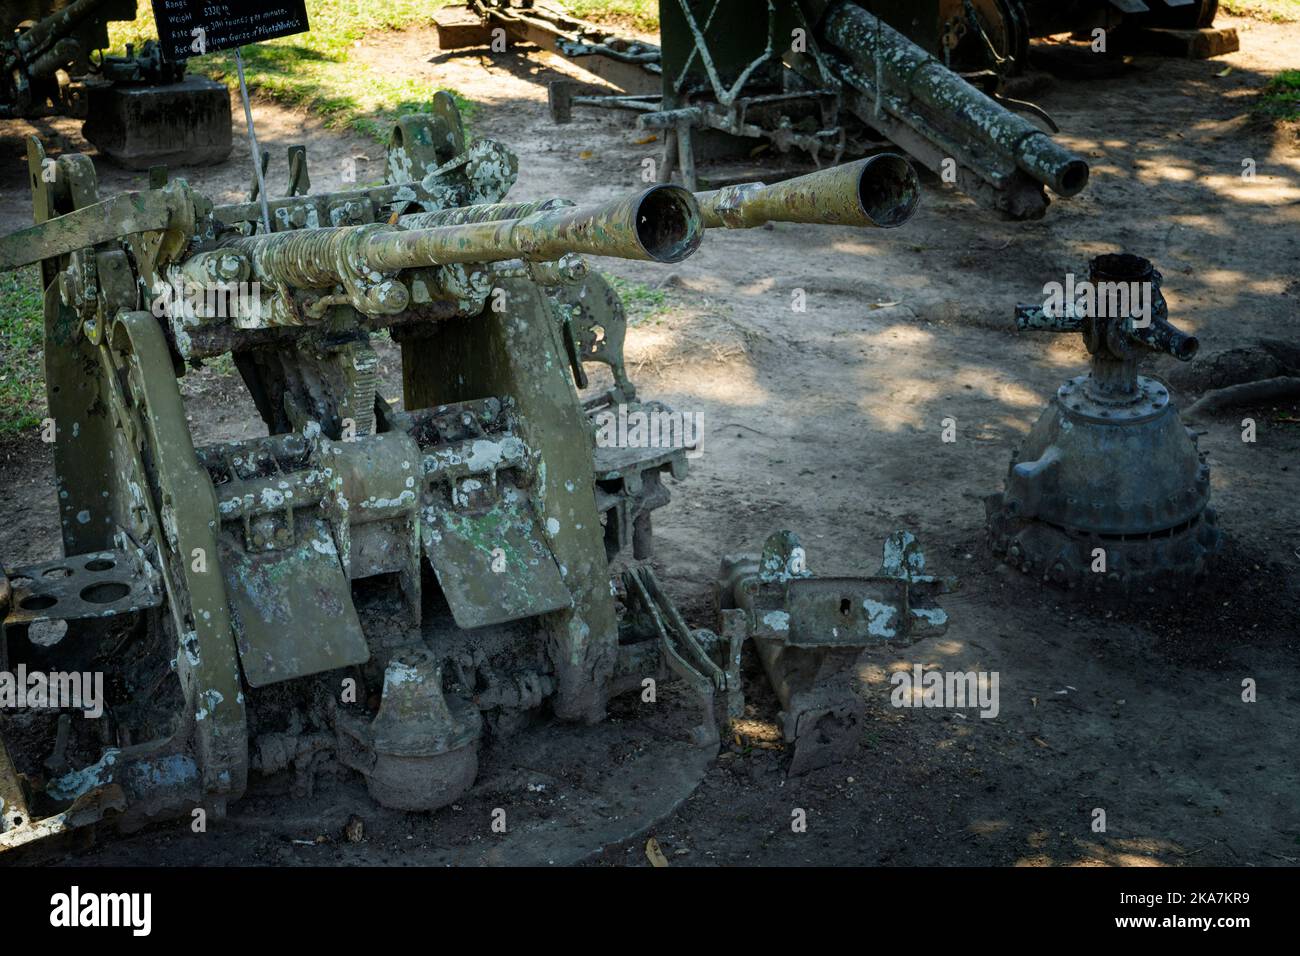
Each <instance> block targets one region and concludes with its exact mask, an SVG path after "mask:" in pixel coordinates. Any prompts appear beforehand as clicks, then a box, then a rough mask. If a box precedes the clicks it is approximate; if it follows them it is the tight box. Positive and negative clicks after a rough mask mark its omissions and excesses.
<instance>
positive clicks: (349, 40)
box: [109, 0, 659, 141]
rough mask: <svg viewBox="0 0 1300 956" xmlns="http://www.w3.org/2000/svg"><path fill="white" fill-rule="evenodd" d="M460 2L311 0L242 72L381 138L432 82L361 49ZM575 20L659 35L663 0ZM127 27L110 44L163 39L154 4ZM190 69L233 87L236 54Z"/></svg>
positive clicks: (282, 98) (606, 3) (575, 6)
mask: <svg viewBox="0 0 1300 956" xmlns="http://www.w3.org/2000/svg"><path fill="white" fill-rule="evenodd" d="M455 2H457V0H307V19H308V22H309V23H310V24H311V30H310V31H309V32H307V33H302V34H298V35H296V36H290V37H281V38H279V39H277V40H268V41H267V42H265V43H258V44H254V45H252V46H248V47H245V48H244V50H243V56H244V75H245V78H246V79H247V81H248V86H249V89H251V90H256V91H257V93H258V94H259V95H261V96H264V97H267V98H268V99H271V100H274V101H276V102H278V103H283V104H285V105H286V106H294V107H300V108H303V109H306V110H309V111H310V112H312V113H315V114H316V115H317V116H320V117H322V118H323V119H324V121H325V123H326V125H327V126H330V127H332V128H349V129H353V130H356V131H357V132H359V133H361V134H362V135H365V136H370V137H373V138H374V139H377V140H380V141H383V139H384V138H385V137H386V136H387V134H388V130H389V129H390V128H391V127H392V124H393V120H395V119H396V118H397V117H399V116H405V115H407V114H409V113H419V112H422V111H424V110H425V109H427V108H428V98H429V94H430V92H431V90H430V88H429V84H428V82H427V80H425V79H422V78H418V77H417V76H415V75H414V71H412V75H411V76H409V77H404V76H401V75H398V74H395V73H393V72H391V71H388V70H384V69H380V68H377V67H374V66H371V65H369V64H367V63H364V62H361V60H360V59H359V58H358V57H356V56H354V55H353V54H354V51H355V50H356V49H357V47H358V46H359V45H360V44H363V43H367V44H372V43H383V42H384V38H383V34H384V32H385V31H388V30H401V29H404V28H406V27H412V26H424V25H428V24H431V23H432V22H433V13H434V11H435V10H436V9H437V8H438V7H444V6H449V5H451V4H453V3H455ZM567 6H568V8H569V9H570V10H571V11H572V12H573V13H574V14H576V15H578V16H581V17H586V18H589V19H594V20H598V21H601V22H607V23H612V24H627V25H630V26H633V27H636V28H638V29H642V30H647V31H653V30H657V29H658V27H659V7H658V3H657V0H572V2H570V3H568V4H567ZM139 9H140V11H141V15H140V16H139V17H137V18H136V19H135V20H133V21H131V22H129V23H114V24H110V28H109V44H110V47H111V48H112V49H113V50H114V51H115V52H121V51H122V50H123V48H124V47H125V46H126V44H127V43H134V44H137V45H139V44H141V43H143V42H144V41H145V40H148V39H151V38H153V37H155V36H156V35H157V33H156V30H155V28H154V22H153V13H152V10H151V8H150V6H149V5H148V4H141V5H140V7H139ZM190 69H191V70H192V71H194V72H197V73H202V74H204V75H205V76H210V77H212V78H213V79H217V80H221V81H222V82H224V83H227V84H229V85H230V86H234V85H235V84H236V83H237V82H238V80H237V77H238V74H237V72H236V67H235V57H234V54H233V51H218V52H216V53H210V54H208V55H206V56H201V57H196V58H194V59H193V60H191V61H190ZM450 92H451V93H452V94H453V95H454V96H456V102H457V104H458V105H459V106H460V109H461V114H462V116H464V118H465V120H466V121H467V122H469V121H472V119H473V112H474V104H473V103H471V102H469V101H468V100H465V99H464V98H462V97H461V96H459V95H458V94H456V91H455V90H451V91H450Z"/></svg>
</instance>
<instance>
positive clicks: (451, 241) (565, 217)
mask: <svg viewBox="0 0 1300 956" xmlns="http://www.w3.org/2000/svg"><path fill="white" fill-rule="evenodd" d="M300 158H301V157H300ZM29 162H30V164H31V166H32V168H33V170H39V169H42V168H45V167H46V165H47V164H46V157H45V156H44V153H43V151H42V149H41V148H40V145H39V143H38V142H36V140H35V139H33V140H32V141H31V143H30V152H29ZM54 163H55V167H56V170H57V173H58V175H57V176H56V177H54V178H53V181H52V182H47V181H46V178H45V177H41V176H39V175H34V176H33V177H32V182H33V189H34V201H35V207H36V220H37V223H36V225H34V226H32V227H29V228H27V229H25V230H22V231H20V232H19V233H16V234H14V235H11V236H9V237H6V238H4V239H0V268H4V269H11V268H14V267H16V266H20V265H23V264H29V263H34V262H38V261H39V262H40V263H41V269H42V275H43V279H44V282H45V288H46V294H45V335H46V338H45V355H46V374H47V388H48V400H49V415H50V422H52V423H53V424H54V426H55V428H56V443H55V447H54V460H55V468H56V472H57V476H58V489H59V513H60V517H61V523H62V537H63V551H64V554H63V556H62V557H59V558H56V559H53V560H51V561H49V562H45V563H43V564H40V565H36V566H32V567H23V568H18V569H11V570H10V571H9V573H8V574H7V575H5V574H0V583H2V584H3V586H2V587H0V622H2V626H3V631H2V632H0V634H2V637H0V671H3V672H6V673H10V672H13V671H14V670H15V668H27V669H29V670H30V671H42V672H58V673H69V672H81V671H87V672H89V671H93V670H103V671H107V673H108V677H109V680H108V691H107V697H108V699H107V700H106V701H105V702H104V710H103V716H102V717H101V718H100V719H99V720H94V719H91V718H89V717H84V716H79V715H74V714H71V713H69V712H68V711H66V710H65V711H63V712H62V713H60V712H59V711H57V710H50V711H22V712H17V713H6V714H0V726H2V727H3V729H4V731H5V733H4V738H3V739H4V740H5V741H6V742H8V744H9V747H8V748H6V747H5V746H4V745H2V744H0V799H2V800H3V809H4V813H3V817H4V823H3V832H0V847H3V848H8V847H14V846H19V845H23V844H26V843H31V842H33V841H36V840H38V839H40V838H42V837H45V836H51V835H54V834H58V833H62V832H65V831H70V830H73V829H75V828H78V827H83V826H90V825H93V824H95V823H97V822H98V821H100V820H103V819H105V818H111V819H112V820H114V821H116V823H117V824H118V825H119V826H121V827H123V828H127V827H135V826H140V825H143V824H145V823H148V822H149V821H151V820H154V819H156V818H166V817H168V816H175V815H177V814H182V813H185V812H186V811H187V810H188V811H189V812H193V810H194V808H206V809H207V810H210V811H213V812H216V813H222V812H224V808H225V807H226V805H227V804H228V802H230V801H233V800H236V799H238V798H239V797H240V796H241V795H242V794H243V793H244V792H245V790H246V788H247V787H248V786H249V785H250V780H253V779H257V780H261V779H273V778H279V779H283V778H284V777H287V776H293V778H294V785H295V787H296V788H297V792H300V793H301V792H310V789H311V786H312V781H313V780H314V779H315V775H316V773H317V770H319V768H320V767H321V765H322V761H324V762H325V763H326V764H327V765H329V766H331V767H333V768H335V769H339V768H340V767H342V768H351V770H352V771H355V772H356V773H357V774H359V775H360V777H361V778H364V780H365V783H366V787H367V790H368V792H369V794H370V795H371V796H372V797H373V798H374V800H376V801H377V802H378V803H380V804H381V805H383V806H386V807H391V808H398V809H403V810H431V809H435V808H438V807H442V806H445V805H446V804H448V803H450V802H452V801H454V800H455V799H457V797H458V796H460V795H461V794H463V793H465V791H466V789H467V788H469V787H470V786H471V784H472V783H473V781H474V779H475V775H476V770H477V766H478V755H479V751H480V749H481V748H482V747H483V746H485V745H486V742H487V741H489V740H491V741H492V742H493V743H494V744H500V743H501V742H502V741H503V740H508V739H509V738H511V736H512V735H513V734H516V733H518V732H521V728H524V727H525V726H527V725H529V724H530V722H533V723H536V721H534V718H536V717H537V716H539V715H541V714H547V715H550V716H552V717H553V718H555V719H558V720H561V721H571V722H580V723H594V722H598V721H599V720H600V718H601V717H602V716H603V715H604V714H605V711H606V704H607V702H608V701H609V699H610V698H611V697H612V696H614V695H616V694H619V693H622V692H625V691H627V690H628V689H636V688H640V687H642V685H643V683H644V681H645V680H647V679H659V678H670V677H675V678H679V679H681V680H683V681H685V683H686V686H687V688H688V690H689V692H690V695H691V696H688V698H687V699H688V701H693V700H696V699H698V701H699V703H700V705H701V707H702V710H703V715H702V716H701V717H700V719H699V720H698V722H696V721H694V718H693V717H692V718H691V720H690V721H689V722H690V723H691V724H692V727H693V729H692V730H691V732H690V733H689V734H683V736H684V737H689V743H688V744H687V745H689V746H690V747H691V748H692V752H701V748H702V751H703V752H709V748H713V750H712V752H716V747H717V745H718V739H719V736H718V728H717V724H716V717H715V714H714V710H713V700H714V695H715V693H717V692H721V693H723V694H725V695H726V697H727V701H728V705H729V712H730V713H731V714H733V715H734V714H735V713H736V708H737V707H738V706H739V702H740V699H741V698H740V678H739V665H740V646H741V643H742V642H743V641H744V640H745V638H746V637H747V635H748V633H749V631H750V630H752V627H751V626H750V625H751V624H752V621H750V620H749V618H752V614H749V615H748V616H747V614H746V612H745V611H743V610H736V609H735V607H736V606H735V602H734V600H730V599H729V600H728V602H726V603H725V605H724V606H725V607H727V608H730V609H731V610H729V611H727V612H726V614H727V617H726V621H727V625H726V627H725V628H720V629H719V630H720V632H721V633H715V632H714V631H712V630H708V629H692V628H690V627H688V626H687V625H686V624H685V622H684V621H683V619H682V617H681V615H680V614H679V613H678V612H677V611H676V609H675V608H674V607H673V606H672V604H671V602H670V601H669V599H668V598H667V596H666V595H665V594H664V592H663V591H662V589H661V588H660V587H659V585H658V584H657V582H656V581H655V578H654V575H653V573H652V572H651V570H650V569H649V567H648V566H638V567H632V568H630V569H628V570H626V571H625V572H624V573H623V575H622V587H621V588H619V587H617V586H616V584H615V583H614V582H613V581H611V575H612V574H613V571H612V567H613V566H612V564H611V562H613V561H616V560H622V558H620V555H621V553H622V552H624V551H626V550H628V549H629V548H630V549H631V550H632V551H633V552H634V554H633V558H634V559H636V558H644V557H646V556H647V555H648V554H649V551H650V547H651V526H650V515H651V512H652V511H653V510H655V509H656V508H659V507H661V506H663V505H665V504H666V503H667V502H668V489H667V487H666V486H665V485H664V484H663V482H662V481H661V477H662V476H663V475H664V474H665V473H668V474H672V475H675V476H677V477H681V476H683V475H684V474H685V471H686V458H685V454H686V447H685V445H684V443H681V442H667V443H664V444H660V443H654V444H653V445H651V446H650V447H631V446H630V444H629V443H624V444H619V443H617V442H615V443H612V444H611V443H604V442H601V441H599V440H598V432H599V421H598V419H599V416H600V414H601V413H602V412H603V411H607V410H608V409H609V408H611V407H612V406H616V405H621V406H627V407H629V408H635V409H652V410H658V411H662V412H665V413H666V412H670V411H671V410H669V409H667V408H666V406H662V405H659V404H658V403H643V402H641V401H640V400H639V399H638V397H637V396H636V393H635V388H634V386H633V385H632V383H631V382H630V381H629V379H628V377H627V374H626V371H625V370H624V368H623V362H622V342H623V337H624V334H625V331H626V319H625V317H624V314H623V311H622V307H621V305H620V303H619V301H618V297H617V295H615V294H614V292H613V290H612V288H611V287H610V285H609V284H608V283H607V282H606V281H605V280H604V279H603V278H602V277H601V276H600V275H599V274H597V273H595V272H593V271H590V270H589V268H588V267H587V265H586V262H585V260H584V259H583V258H582V256H583V255H586V254H596V255H607V256H621V257H625V258H634V259H647V260H656V261H661V262H675V261H679V260H681V259H683V258H685V257H686V256H688V255H690V254H691V253H692V252H693V251H694V250H695V248H696V247H697V245H698V244H699V242H700V239H701V235H702V231H703V229H704V228H705V225H706V224H707V225H721V226H727V227H736V228H743V227H746V226H751V225H756V224H758V223H759V222H761V221H763V220H764V219H767V218H774V219H784V220H789V221H800V222H827V223H838V224H842V225H859V226H870V225H883V226H897V225H900V224H902V223H903V222H905V221H906V220H907V218H908V217H909V216H910V215H911V212H912V210H913V209H914V208H915V205H916V202H917V198H918V194H917V186H916V181H915V178H914V174H913V173H912V171H911V169H910V167H909V166H908V164H907V163H906V161H905V160H902V159H901V158H899V157H895V156H885V157H875V158H872V159H869V160H864V161H861V162H859V163H855V164H850V165H848V166H845V167H841V168H837V169H828V170H825V171H823V172H821V173H818V174H815V176H814V177H813V178H810V179H806V180H802V181H800V180H794V181H791V182H789V183H784V184H780V185H778V186H773V187H765V186H762V185H761V184H750V185H746V186H738V187H731V188H729V189H727V190H723V191H721V192H718V193H713V194H705V195H702V196H700V197H696V196H694V195H692V194H691V193H690V192H688V191H686V190H685V189H682V188H680V187H677V186H666V185H659V186H652V187H650V188H647V189H643V190H641V191H639V192H637V193H635V194H633V195H630V196H627V197H624V198H621V199H617V200H614V201H611V202H608V203H604V204H601V205H595V206H577V205H573V204H572V203H570V202H568V201H566V200H562V199H554V198H552V199H544V200H541V201H536V202H525V203H517V202H510V201H507V199H506V193H507V191H508V190H509V188H510V187H511V185H512V184H513V183H514V181H515V178H516V173H517V163H516V159H515V157H514V156H513V154H512V153H510V152H509V150H507V149H506V148H505V147H503V146H501V145H499V144H497V143H494V142H492V141H488V140H482V141H478V142H475V143H473V144H469V143H467V142H466V141H465V137H464V133H463V131H462V128H461V124H460V117H459V114H458V113H457V112H456V108H455V106H454V103H453V101H452V100H451V98H450V97H449V96H447V95H445V94H439V95H438V96H436V97H435V99H434V101H433V108H432V112H431V113H427V114H420V115H418V116H412V117H406V118H403V119H402V120H401V121H400V122H399V123H398V124H397V126H396V128H395V129H394V130H393V133H392V137H391V140H390V145H389V151H388V163H387V168H388V170H389V175H388V181H387V182H386V183H385V184H383V185H376V186H372V187H369V188H359V189H355V190H352V191H347V192H337V193H329V194H322V195H290V196H287V197H282V198H276V199H273V200H270V201H269V204H268V206H269V208H268V213H269V225H270V227H271V228H270V231H267V230H266V228H265V225H264V224H263V222H264V220H263V218H262V217H263V213H262V210H261V207H260V205H259V204H258V203H256V202H247V203H239V204H233V205H214V204H212V203H211V202H210V201H209V200H208V199H206V198H205V197H204V196H203V195H201V194H200V193H198V192H197V191H195V190H194V189H192V188H191V187H190V186H188V185H187V184H186V183H184V182H182V181H172V182H163V181H162V180H161V179H159V181H158V182H157V183H156V184H155V186H156V188H152V189H150V190H148V191H146V192H141V193H130V194H124V195H119V196H115V197H109V198H102V197H101V196H99V194H98V191H97V188H96V183H95V174H94V168H93V166H92V165H91V163H90V162H89V161H88V160H87V159H86V158H85V157H83V156H80V155H64V156H60V157H58V159H57V160H55V161H54ZM196 293H197V294H196ZM381 330H387V333H388V334H389V335H390V336H391V337H392V339H393V341H394V342H395V343H397V346H398V347H399V349H400V353H401V369H402V397H401V401H400V403H398V402H397V400H396V399H394V400H387V399H385V398H384V397H383V395H382V394H381V392H380V389H379V373H378V368H377V367H378V364H379V362H378V356H377V352H376V346H375V341H374V337H375V335H376V334H377V333H378V332H380V331H381ZM227 353H229V354H231V355H233V359H234V363H235V366H236V368H237V369H238V371H239V373H240V375H241V376H242V379H243V382H244V384H245V385H246V386H247V388H248V392H249V394H250V395H251V398H252V400H253V402H254V403H255V404H256V407H257V410H258V412H259V413H260V415H261V418H262V419H263V421H264V423H265V425H266V431H267V434H266V435H265V436H263V437H256V438H251V439H247V440H242V441H230V442H216V443H210V444H202V445H200V444H196V442H195V438H194V435H193V434H192V433H191V430H190V428H189V426H188V425H187V421H186V415H185V408H184V404H183V399H182V395H181V392H180V390H179V386H178V378H179V377H180V376H181V375H183V374H184V372H185V370H186V368H187V367H189V366H193V365H197V364H199V363H201V362H202V361H203V360H205V359H208V358H212V357H214V356H218V355H223V354H227ZM592 362H596V363H602V364H603V365H605V366H607V367H608V369H609V377H610V378H611V379H612V381H613V385H612V386H611V387H609V388H608V389H606V390H604V391H599V390H595V391H596V394H594V395H592V394H588V395H586V396H585V397H584V395H583V394H582V393H581V392H580V389H581V388H582V387H583V386H585V385H587V384H588V380H587V376H586V372H585V371H584V366H585V365H586V364H588V363H592ZM679 434H680V433H679ZM800 576H801V577H804V576H806V574H802V573H801V575H800ZM908 588H909V584H908V582H907V581H903V580H899V581H896V582H894V584H893V585H892V586H891V587H890V589H889V590H888V592H887V596H885V597H884V598H883V600H892V601H895V602H899V606H898V607H897V609H896V610H897V614H898V615H900V616H906V614H907V610H906V607H907V594H908ZM733 591H734V588H733ZM810 593H811V592H809V591H806V590H800V591H799V594H800V595H802V597H801V601H802V604H801V607H804V608H809V607H811V609H812V610H814V611H815V610H817V608H816V607H813V605H817V604H818V602H816V601H810V599H809V596H808V595H809V594H810ZM826 600H830V598H829V597H828V598H827V599H826ZM769 603H770V602H769ZM794 616H795V619H796V620H797V621H803V620H804V617H803V615H802V614H801V613H800V612H799V611H796V612H795V615H794ZM813 630H815V628H814V625H813V623H812V621H811V620H809V622H808V623H807V624H805V625H804V626H803V627H802V628H801V630H800V632H799V633H800V637H801V639H803V640H805V641H808V640H811V639H812V635H811V633H810V632H811V631H813ZM765 639H766V640H767V641H768V642H769V643H771V642H772V641H776V640H777V639H778V638H777V637H776V636H775V635H774V634H772V633H767V632H765ZM846 639H847V638H846ZM691 706H692V708H693V706H694V705H693V704H692V705H691ZM793 727H794V725H792V728H793ZM792 733H793V729H792ZM339 772H340V773H347V771H343V770H340V771H339ZM352 779H354V780H356V779H359V778H357V777H355V776H353V777H352ZM693 785H694V784H693V783H692V784H691V786H693ZM687 792H689V791H687Z"/></svg>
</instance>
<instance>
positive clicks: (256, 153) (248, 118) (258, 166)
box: [235, 47, 271, 235]
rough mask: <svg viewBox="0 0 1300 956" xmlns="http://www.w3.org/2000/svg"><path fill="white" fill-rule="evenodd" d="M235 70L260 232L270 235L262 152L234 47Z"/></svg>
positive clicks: (237, 51)
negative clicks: (254, 179) (258, 204)
mask: <svg viewBox="0 0 1300 956" xmlns="http://www.w3.org/2000/svg"><path fill="white" fill-rule="evenodd" d="M235 68H236V69H237V70H238V71H239V95H240V96H242V97H243V98H244V121H245V122H246V123H247V124H248V148H249V149H250V150H252V153H253V175H254V176H256V177H257V198H258V199H259V200H261V203H262V231H263V232H265V233H266V234H267V235H270V234H271V207H270V206H269V205H267V202H266V180H265V179H263V178H262V151H261V150H260V149H258V148H257V134H256V133H255V132H253V107H252V106H250V105H249V102H248V84H247V83H246V82H244V58H243V57H242V56H241V55H240V53H239V47H235Z"/></svg>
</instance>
